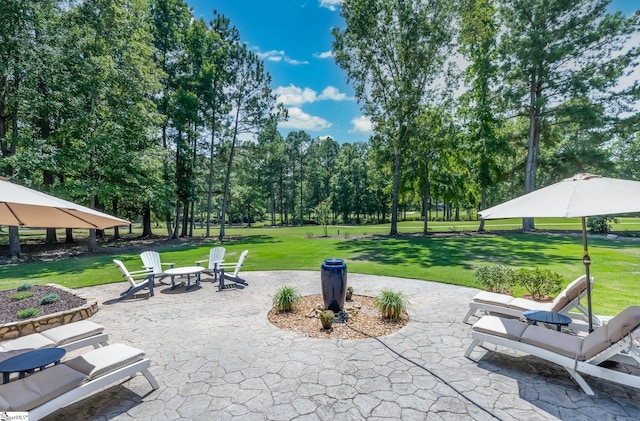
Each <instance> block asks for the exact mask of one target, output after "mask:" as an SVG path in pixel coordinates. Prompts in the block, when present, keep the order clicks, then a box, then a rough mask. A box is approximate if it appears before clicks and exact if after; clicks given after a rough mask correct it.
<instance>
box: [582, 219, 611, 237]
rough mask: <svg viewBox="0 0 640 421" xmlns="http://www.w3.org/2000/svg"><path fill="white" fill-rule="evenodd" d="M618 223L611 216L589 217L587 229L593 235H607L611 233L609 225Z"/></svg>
mask: <svg viewBox="0 0 640 421" xmlns="http://www.w3.org/2000/svg"><path fill="white" fill-rule="evenodd" d="M610 222H613V223H614V224H617V223H618V219H617V218H615V217H613V216H590V217H589V218H588V219H587V227H589V231H590V232H592V233H594V234H609V233H610V232H611V224H610Z"/></svg>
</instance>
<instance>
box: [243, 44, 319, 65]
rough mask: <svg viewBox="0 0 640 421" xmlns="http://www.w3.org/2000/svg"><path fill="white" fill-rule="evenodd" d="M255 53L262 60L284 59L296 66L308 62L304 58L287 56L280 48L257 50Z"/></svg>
mask: <svg viewBox="0 0 640 421" xmlns="http://www.w3.org/2000/svg"><path fill="white" fill-rule="evenodd" d="M254 49H257V48H254ZM256 55H257V56H258V57H259V58H260V59H262V60H266V61H274V62H280V61H284V62H285V63H288V64H292V65H294V66H298V65H301V64H309V62H308V61H306V60H296V59H293V58H291V57H289V56H287V55H286V54H285V53H284V51H282V50H270V51H265V52H262V51H257V52H256Z"/></svg>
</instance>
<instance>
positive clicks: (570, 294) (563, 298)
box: [549, 275, 587, 313]
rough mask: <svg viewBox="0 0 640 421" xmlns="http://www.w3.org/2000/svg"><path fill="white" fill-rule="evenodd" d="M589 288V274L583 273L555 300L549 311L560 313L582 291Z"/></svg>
mask: <svg viewBox="0 0 640 421" xmlns="http://www.w3.org/2000/svg"><path fill="white" fill-rule="evenodd" d="M586 289H587V276H586V275H582V276H581V277H579V278H578V279H576V280H574V281H572V282H571V283H570V284H569V285H567V287H566V288H565V289H564V290H562V291H561V292H560V294H559V295H558V296H557V297H556V298H555V300H553V304H552V305H551V308H549V311H553V312H555V313H559V312H560V311H561V310H562V309H563V308H564V307H565V306H566V305H567V304H569V302H570V301H571V300H573V299H575V298H577V297H579V296H580V294H581V293H582V291H584V290H586Z"/></svg>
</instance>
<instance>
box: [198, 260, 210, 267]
mask: <svg viewBox="0 0 640 421" xmlns="http://www.w3.org/2000/svg"><path fill="white" fill-rule="evenodd" d="M208 261H209V259H204V260H198V261H196V266H200V263H203V262H208Z"/></svg>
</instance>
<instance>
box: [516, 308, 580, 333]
mask: <svg viewBox="0 0 640 421" xmlns="http://www.w3.org/2000/svg"><path fill="white" fill-rule="evenodd" d="M522 314H523V315H524V317H525V319H527V320H529V321H530V322H533V324H534V325H535V324H538V322H540V323H547V324H552V325H556V327H557V329H558V332H560V328H561V326H569V324H570V323H571V322H572V320H571V318H569V317H567V316H565V315H564V314H560V313H554V312H552V311H544V310H527V311H525V312H524V313H522Z"/></svg>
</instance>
